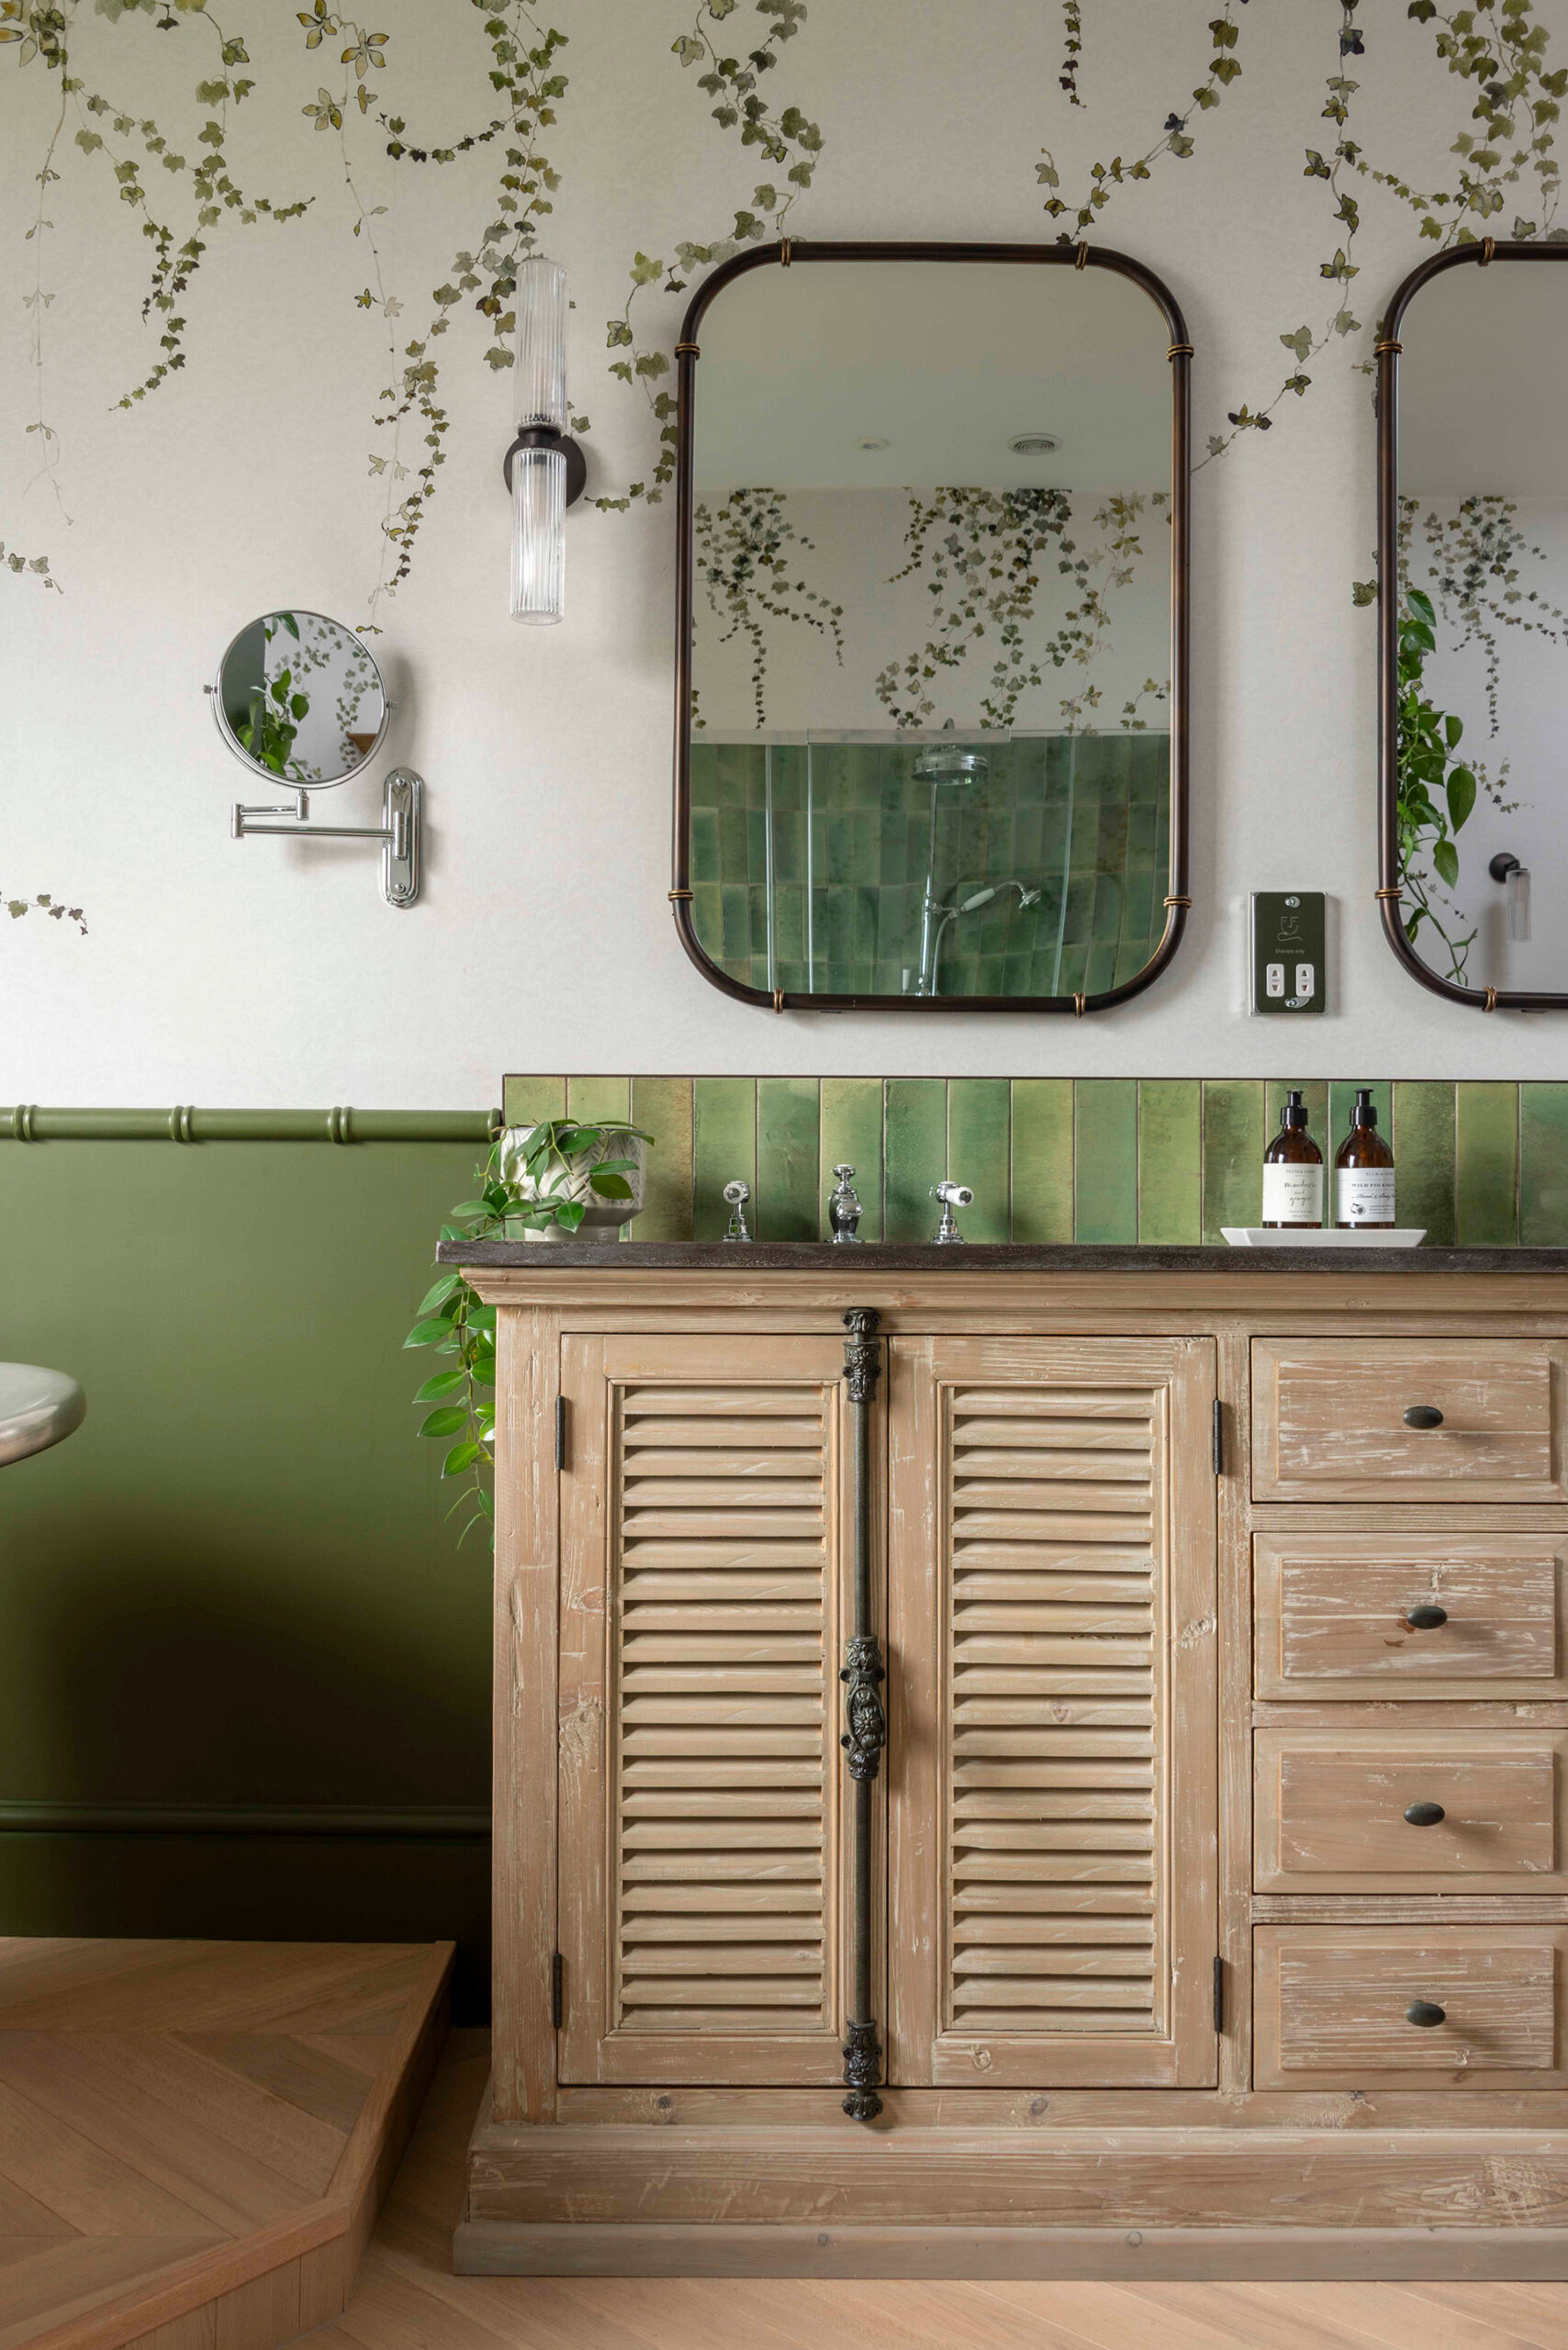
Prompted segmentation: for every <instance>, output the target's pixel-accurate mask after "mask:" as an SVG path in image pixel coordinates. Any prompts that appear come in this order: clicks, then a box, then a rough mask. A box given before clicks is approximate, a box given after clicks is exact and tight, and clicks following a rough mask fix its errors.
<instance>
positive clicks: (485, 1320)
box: [468, 1305, 496, 1330]
mask: <svg viewBox="0 0 1568 2350" xmlns="http://www.w3.org/2000/svg"><path fill="white" fill-rule="evenodd" d="M495 1326H496V1309H495V1307H494V1306H493V1305H474V1306H470V1308H469V1309H468V1327H469V1328H470V1329H471V1330H493V1329H494V1328H495Z"/></svg>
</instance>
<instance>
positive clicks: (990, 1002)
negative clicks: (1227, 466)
mask: <svg viewBox="0 0 1568 2350" xmlns="http://www.w3.org/2000/svg"><path fill="white" fill-rule="evenodd" d="M677 351H678V363H679V368H680V379H679V467H678V498H679V531H680V539H679V579H678V647H677V671H678V689H677V701H678V727H677V758H676V809H675V870H674V876H673V887H672V890H671V892H670V895H671V900H672V904H673V908H674V912H675V915H676V920H677V923H678V926H679V929H680V934H681V937H682V940H683V942H684V944H685V946H686V947H687V951H688V952H689V954H690V955H691V957H692V958H693V960H694V961H695V962H696V963H697V964H698V966H699V968H700V969H701V970H702V971H703V972H704V974H705V976H706V977H708V978H709V979H711V980H712V981H713V983H714V984H715V985H716V986H719V987H722V988H723V989H724V990H726V992H727V993H729V994H731V995H734V996H737V997H740V998H741V999H743V1000H744V1001H746V1002H755V1003H758V1004H767V1005H769V1006H771V1007H772V1008H773V1009H775V1010H783V1009H785V1008H791V1009H793V1008H800V1009H807V1008H812V1007H815V1008H819V1009H822V1010H849V1009H858V1008H876V1009H880V1008H883V1007H889V1008H890V1007H893V1006H899V1007H903V1008H907V1009H920V1008H924V1009H927V1010H931V1009H937V1008H941V1007H944V1006H946V1007H947V1008H950V1009H963V1010H971V1011H973V1010H980V1009H986V1010H997V1011H1036V1012H1042V1011H1057V1012H1068V1013H1072V1012H1086V1011H1095V1010H1098V1009H1101V1008H1103V1007H1104V1006H1107V1005H1109V1004H1113V1003H1118V1002H1123V1001H1125V1000H1126V998H1127V997H1128V996H1131V995H1134V994H1136V993H1137V991H1138V990H1140V989H1141V988H1144V987H1147V986H1148V984H1149V983H1150V981H1151V980H1152V979H1154V978H1156V977H1157V976H1158V974H1159V971H1160V970H1162V969H1163V968H1164V967H1165V965H1166V964H1167V963H1168V962H1169V960H1170V957H1171V955H1172V954H1173V953H1174V951H1175V948H1176V946H1177V943H1178V941H1179V939H1180V937H1181V934H1182V920H1183V915H1184V912H1185V909H1186V906H1187V904H1188V903H1189V900H1188V898H1187V894H1186V892H1187V876H1186V830H1187V826H1186V770H1187V760H1186V635H1187V632H1186V603H1187V470H1188V457H1187V442H1188V423H1187V409H1188V375H1189V365H1190V361H1191V355H1192V354H1191V346H1190V344H1189V343H1188V341H1187V339H1186V330H1185V328H1184V326H1183V324H1182V317H1181V313H1180V312H1179V311H1178V309H1177V308H1176V306H1175V304H1174V302H1173V301H1172V299H1171V297H1170V295H1169V293H1167V291H1166V290H1165V288H1164V287H1163V286H1162V285H1160V284H1159V281H1158V280H1157V279H1156V278H1154V277H1153V276H1152V275H1151V274H1149V273H1148V271H1146V270H1144V269H1143V268H1141V267H1140V266H1139V265H1138V264H1137V263H1135V262H1131V261H1128V260H1126V258H1125V257H1124V256H1122V255H1119V254H1115V253H1110V252H1099V251H1095V250H1092V249H1091V248H1089V247H1086V246H1077V247H1074V246H1070V245H1068V246H1061V245H1054V246H985V245H978V246H976V245H862V244H806V243H802V242H801V241H791V242H787V243H784V244H780V245H773V246H768V247H764V248H759V249H758V250H756V251H755V252H747V253H745V254H744V255H742V256H740V257H739V258H737V259H736V260H734V261H732V262H730V263H726V264H725V265H724V266H723V267H722V268H721V269H720V270H718V271H716V272H715V273H714V274H713V276H712V277H711V278H710V279H709V280H708V281H707V283H706V284H705V285H703V286H702V287H701V288H700V291H699V293H698V294H697V296H696V297H695V299H694V301H693V302H692V304H691V307H690V308H689V312H688V315H687V320H686V324H685V327H684V329H683V330H682V336H681V341H680V342H679V344H678V347H677Z"/></svg>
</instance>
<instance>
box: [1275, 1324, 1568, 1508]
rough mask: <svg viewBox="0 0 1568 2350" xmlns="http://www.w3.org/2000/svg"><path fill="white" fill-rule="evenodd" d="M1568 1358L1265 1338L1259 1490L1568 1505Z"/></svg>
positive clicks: (1481, 1341)
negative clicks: (1426, 1416) (1566, 1452)
mask: <svg viewBox="0 0 1568 2350" xmlns="http://www.w3.org/2000/svg"><path fill="white" fill-rule="evenodd" d="M1565 1361H1568V1348H1564V1346H1563V1344H1562V1341H1560V1340H1557V1339H1551V1338H1257V1339H1254V1341H1253V1345H1252V1491H1253V1494H1254V1495H1255V1497H1256V1498H1257V1499H1258V1500H1260V1501H1278V1502H1291V1501H1317V1502H1335V1501H1350V1502H1354V1501H1450V1500H1459V1501H1490V1502H1554V1501H1561V1500H1562V1499H1564V1498H1565V1497H1568V1486H1565V1484H1564V1481H1563V1463H1562V1417H1563V1394H1564V1383H1563V1371H1564V1364H1565ZM1411 1411H1415V1412H1417V1413H1427V1412H1437V1413H1439V1414H1440V1415H1441V1417H1440V1419H1439V1421H1438V1423H1437V1424H1436V1425H1435V1426H1430V1425H1428V1426H1424V1427H1423V1426H1414V1427H1413V1426H1411V1425H1410V1423H1409V1422H1408V1421H1407V1419H1406V1414H1407V1413H1409V1412H1411Z"/></svg>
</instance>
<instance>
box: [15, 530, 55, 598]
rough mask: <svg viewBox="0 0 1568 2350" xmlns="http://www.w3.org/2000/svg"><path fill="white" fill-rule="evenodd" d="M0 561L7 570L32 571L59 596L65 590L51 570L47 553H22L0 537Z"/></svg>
mask: <svg viewBox="0 0 1568 2350" xmlns="http://www.w3.org/2000/svg"><path fill="white" fill-rule="evenodd" d="M0 563H3V564H4V565H5V566H6V570H7V571H17V572H23V571H26V572H30V573H31V574H32V575H33V576H34V577H35V578H38V579H41V580H42V581H43V584H44V586H45V587H46V588H53V590H54V592H55V594H56V595H57V596H62V595H63V594H64V592H65V590H64V589H63V588H62V586H61V584H60V582H59V580H58V579H57V578H56V577H55V576H54V574H53V573H52V572H51V571H50V567H49V557H48V555H46V554H18V553H17V549H16V548H15V547H8V546H7V545H6V542H5V540H4V539H0Z"/></svg>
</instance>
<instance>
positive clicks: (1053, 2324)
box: [300, 2032, 1568, 2350]
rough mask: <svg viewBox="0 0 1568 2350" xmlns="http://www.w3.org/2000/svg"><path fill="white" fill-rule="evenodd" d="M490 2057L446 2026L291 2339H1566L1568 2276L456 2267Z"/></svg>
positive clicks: (532, 2342) (454, 2343) (1228, 2348)
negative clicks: (400, 2159)
mask: <svg viewBox="0 0 1568 2350" xmlns="http://www.w3.org/2000/svg"><path fill="white" fill-rule="evenodd" d="M487 2071H488V2057H487V2050H486V2047H485V2043H484V2039H483V2035H481V2034H479V2033H473V2032H456V2033H454V2034H453V2035H452V2038H451V2039H450V2040H449V2042H448V2043H447V2055H446V2061H445V2062H444V2063H443V2064H442V2067H441V2070H440V2071H439V2072H438V2073H437V2075H436V2077H435V2082H434V2086H433V2087H432V2088H431V2095H430V2098H429V2101H428V2103H427V2105H426V2108H425V2111H424V2115H423V2118H422V2120H421V2121H420V2128H419V2130H418V2132H417V2133H416V2135H415V2137H414V2140H413V2143H412V2144H411V2145H410V2146H409V2152H408V2154H407V2156H406V2157H405V2159H404V2163H403V2167H402V2169H401V2171H400V2173H399V2174H398V2181H397V2184H396V2186H395V2187H394V2188H393V2190H392V2194H391V2196H390V2198H389V2199H388V2201H387V2204H386V2210H385V2211H384V2212H383V2214H382V2220H381V2225H380V2228H379V2229H378V2231H377V2233H376V2237H375V2243H374V2244H372V2246H371V2248H370V2251H369V2252H368V2254H367V2255H366V2256H365V2260H364V2266H363V2267H362V2269H361V2271H360V2281H359V2287H358V2290H357V2291H356V2292H355V2294H354V2295H353V2300H351V2301H350V2303H349V2306H348V2308H347V2310H346V2311H344V2313H343V2315H342V2317H341V2318H339V2319H338V2320H337V2321H336V2322H334V2323H332V2324H330V2325H326V2326H321V2327H319V2328H318V2329H317V2330H316V2332H315V2333H310V2334H308V2335H307V2336H306V2337H305V2341H304V2343H302V2344H300V2350H307V2345H308V2350H1568V2285H1561V2286H1559V2285H1367V2284H1347V2285H1154V2284H1150V2285H1137V2286H1132V2285H1092V2284H1038V2285H1014V2284H972V2285H971V2284H953V2285H934V2284H909V2285H904V2284H897V2283H877V2284H823V2283H817V2282H815V2281H812V2282H809V2283H801V2282H796V2281H792V2280H784V2279H778V2278H770V2279H767V2280H763V2281H758V2282H755V2283H754V2282H749V2281H748V2282H745V2283H737V2282H735V2281H734V2280H733V2279H730V2278H723V2279H711V2280H709V2279H703V2280H700V2281H686V2282H675V2281H666V2280H664V2279H662V2278H649V2277H607V2278H603V2279H599V2280H584V2279H577V2278H572V2279H567V2280H562V2281H554V2280H551V2279H547V2278H534V2277H454V2276H453V2274H452V2267H451V2260H452V2232H453V2229H454V2226H455V2225H456V2222H457V2217H458V2212H459V2209H460V2206H461V2203H462V2199H463V2179H464V2155H465V2148H466V2144H467V2139H468V2132H469V2130H470V2128H471V2126H472V2123H473V2118H474V2113H475V2109H476V2107H477V2104H478V2101H479V2096H480V2092H481V2091H482V2089H483V2088H484V2086H485V2079H486V2075H487Z"/></svg>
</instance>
